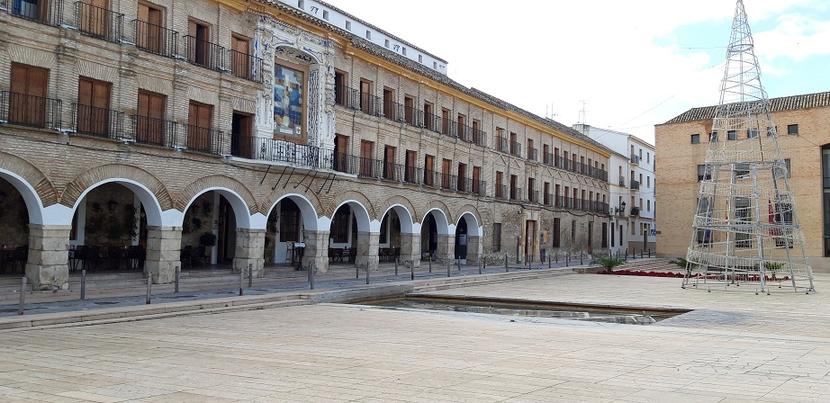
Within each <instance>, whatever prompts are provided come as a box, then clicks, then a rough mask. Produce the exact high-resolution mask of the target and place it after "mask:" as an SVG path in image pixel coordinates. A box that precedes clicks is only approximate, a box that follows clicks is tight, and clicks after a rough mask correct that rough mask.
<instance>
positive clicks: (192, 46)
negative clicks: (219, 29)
mask: <svg viewBox="0 0 830 403" xmlns="http://www.w3.org/2000/svg"><path fill="white" fill-rule="evenodd" d="M186 45H187V61H188V62H190V63H193V64H196V65H199V66H202V67H206V68H214V67H217V66H216V62H217V56H218V55H214V53H215V52H214V48H213V47H212V46H210V45H211V43H210V26H209V25H207V24H205V23H203V22H201V21H196V20H193V19H191V20H188V22H187V43H186Z"/></svg>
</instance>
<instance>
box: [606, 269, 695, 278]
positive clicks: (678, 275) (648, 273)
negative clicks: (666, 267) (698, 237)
mask: <svg viewBox="0 0 830 403" xmlns="http://www.w3.org/2000/svg"><path fill="white" fill-rule="evenodd" d="M601 274H616V275H619V276H642V277H670V278H683V273H673V272H670V271H639V270H627V269H623V270H615V271H612V272H611V273H608V272H601Z"/></svg>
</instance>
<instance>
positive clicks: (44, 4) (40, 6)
mask: <svg viewBox="0 0 830 403" xmlns="http://www.w3.org/2000/svg"><path fill="white" fill-rule="evenodd" d="M7 1H8V5H7V7H8V10H9V12H10V13H11V14H12V15H14V16H16V17H20V18H25V19H27V20H30V21H34V22H38V23H41V24H46V25H52V26H59V25H61V24H62V23H63V0H51V1H44V0H41V1H23V0H7Z"/></svg>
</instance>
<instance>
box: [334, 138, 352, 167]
mask: <svg viewBox="0 0 830 403" xmlns="http://www.w3.org/2000/svg"><path fill="white" fill-rule="evenodd" d="M334 170H335V171H340V172H349V136H344V135H342V134H337V135H335V136H334Z"/></svg>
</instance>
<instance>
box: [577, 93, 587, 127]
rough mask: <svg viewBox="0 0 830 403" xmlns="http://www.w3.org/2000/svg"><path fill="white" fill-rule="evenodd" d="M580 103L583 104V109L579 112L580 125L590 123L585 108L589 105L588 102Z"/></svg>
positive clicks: (582, 101)
mask: <svg viewBox="0 0 830 403" xmlns="http://www.w3.org/2000/svg"><path fill="white" fill-rule="evenodd" d="M579 102H581V103H582V109H580V110H579V123H582V124H586V123H588V118H587V116H586V115H587V109H586V107H585V106H586V105H587V104H588V101H586V100H584V99H583V100H581V101H579Z"/></svg>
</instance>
